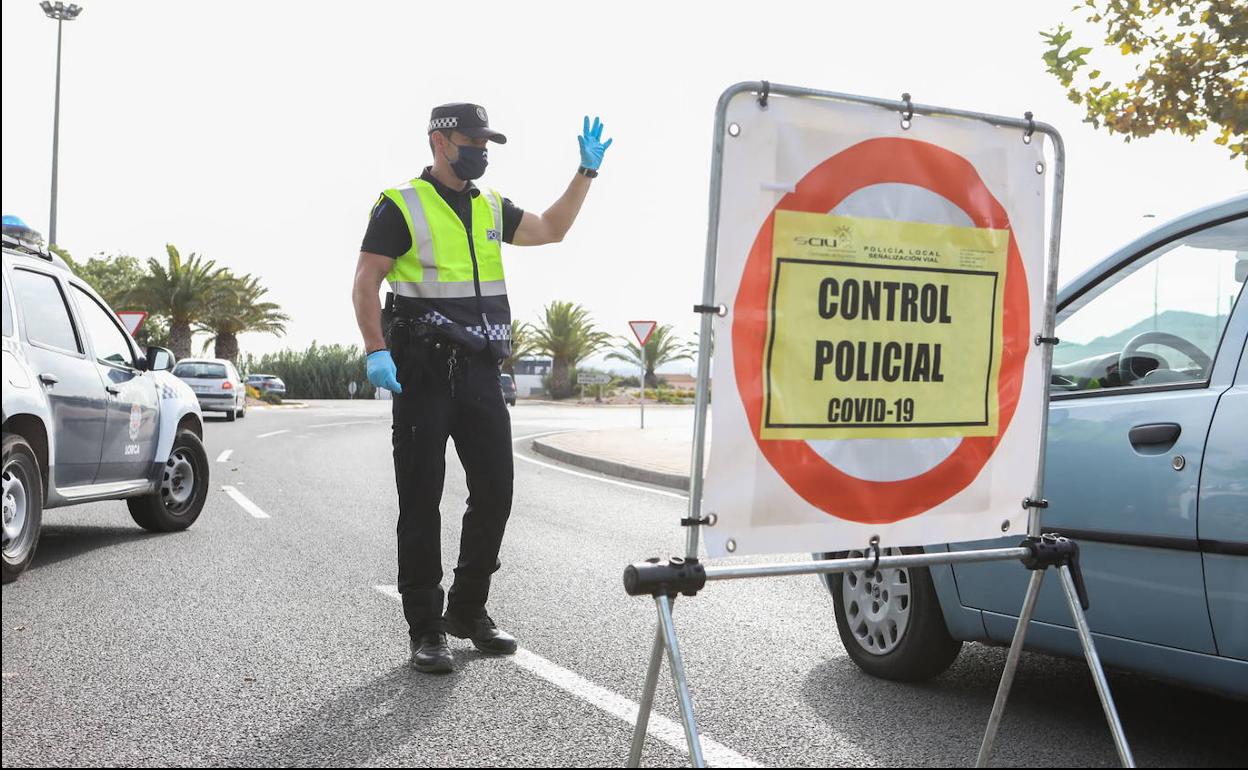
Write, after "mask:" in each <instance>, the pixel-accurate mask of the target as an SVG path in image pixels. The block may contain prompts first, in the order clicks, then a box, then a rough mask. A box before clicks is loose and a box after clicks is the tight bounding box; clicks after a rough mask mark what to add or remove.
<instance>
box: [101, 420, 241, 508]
mask: <svg viewBox="0 0 1248 770" xmlns="http://www.w3.org/2000/svg"><path fill="white" fill-rule="evenodd" d="M231 414H233V413H232V412H231ZM207 499H208V453H207V452H205V451H204V445H203V443H202V442H201V441H200V440H199V437H198V436H196V435H195V434H194V433H191V432H190V431H189V430H184V431H181V432H179V433H178V436H177V438H176V439H175V440H174V442H173V449H172V450H170V452H169V459H168V460H166V461H165V465H164V467H163V468H161V478H160V487H159V488H158V489H157V490H156V491H155V492H153V493H152V494H150V495H145V496H143V497H132V498H130V499H129V500H127V501H126V504H127V505H128V506H129V507H130V517H131V518H133V519H134V521H135V523H136V524H138V525H139V526H140V527H142V528H143V529H146V530H149V531H151V532H177V531H179V530H183V529H186V528H187V527H189V526H191V525H192V524H194V523H195V519H197V518H199V512H200V511H201V510H203V508H204V501H205V500H207Z"/></svg>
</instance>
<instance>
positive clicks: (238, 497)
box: [221, 485, 271, 519]
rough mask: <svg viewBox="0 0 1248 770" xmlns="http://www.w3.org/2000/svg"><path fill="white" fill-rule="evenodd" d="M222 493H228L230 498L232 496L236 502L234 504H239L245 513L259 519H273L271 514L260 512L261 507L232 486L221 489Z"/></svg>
mask: <svg viewBox="0 0 1248 770" xmlns="http://www.w3.org/2000/svg"><path fill="white" fill-rule="evenodd" d="M221 491H222V492H224V493H226V494H227V495H229V496H230V497H231V498H232V499H233V500H234V502H236V503H238V504H239V506H240V507H241V508H242V509H243V510H244V511H247V513H250V514H251V515H252V516H254V517H256V518H257V519H268V518H271V517H270V516H269V514H267V513H265V512H264V511H262V510H260V506H258V505H256V504H255V503H253V502H252V501H250V500H248V499H247V496H246V495H244V494H243V493H242V492H239V491H238V490H237V489H235V488H234V487H231V486H228V485H227V486H223V487H221Z"/></svg>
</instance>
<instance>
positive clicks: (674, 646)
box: [654, 595, 706, 767]
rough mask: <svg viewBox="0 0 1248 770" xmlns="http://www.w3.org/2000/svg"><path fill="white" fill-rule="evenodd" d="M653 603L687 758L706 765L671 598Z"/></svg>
mask: <svg viewBox="0 0 1248 770" xmlns="http://www.w3.org/2000/svg"><path fill="white" fill-rule="evenodd" d="M654 603H655V605H656V606H657V607H658V608H659V632H660V633H662V634H663V644H664V646H665V647H667V664H668V667H670V668H671V670H672V684H673V685H674V686H675V688H676V700H677V701H678V702H679V704H680V721H681V724H683V725H684V728H685V741H686V742H687V743H688V744H689V759H690V760H691V761H692V763H693V766H694V767H706V760H705V759H703V758H702V741H701V739H700V738H699V736H698V725H697V722H695V721H694V718H693V698H692V697H691V696H690V695H689V684H688V682H687V681H686V678H685V663H684V661H683V660H681V658H680V644H679V643H678V642H677V641H676V627H675V626H674V625H673V624H672V600H671V599H669V598H668V597H667V596H662V595H660V596H656V597H654Z"/></svg>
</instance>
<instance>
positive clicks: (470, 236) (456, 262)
mask: <svg viewBox="0 0 1248 770" xmlns="http://www.w3.org/2000/svg"><path fill="white" fill-rule="evenodd" d="M382 194H383V195H384V196H385V197H387V198H389V199H390V200H391V201H392V202H393V203H394V205H395V206H397V207H398V209H399V211H400V212H402V214H403V219H404V221H406V222H407V227H408V229H409V230H410V231H411V235H412V245H411V247H410V248H409V249H408V250H407V251H406V252H405V253H403V254H401V255H399V257H398V259H396V260H395V261H394V267H392V268H391V269H390V273H389V274H388V275H387V276H386V280H387V281H389V282H390V290H391V292H392V297H390V303H391V307H392V308H393V310H394V311H395V312H398V313H400V314H403V315H406V316H409V317H412V318H414V319H415V320H416V321H418V322H420V323H426V324H429V325H431V326H434V327H437V328H438V330H439V331H440V332H441V333H442V334H444V335H445V336H446V337H448V338H449V339H451V340H453V341H455V342H458V343H460V344H462V345H465V346H467V347H468V348H470V349H471V350H474V351H476V350H482V349H484V348H485V347H486V346H487V345H488V346H489V348H490V350H491V352H493V353H494V354H495V356H496V357H498V358H505V357H507V356H508V355H510V354H511V307H510V305H509V303H508V300H507V284H506V281H505V280H504V278H503V253H502V242H503V199H502V196H500V195H499V194H498V193H497V192H495V191H493V190H488V191H481V192H479V193H478V194H476V195H474V196H473V197H472V213H471V216H470V220H471V229H472V232H471V233H469V232H468V228H466V227H465V226H464V223H463V222H462V221H461V220H460V218H459V215H458V214H456V213H455V211H454V209H452V208H451V207H450V205H448V204H447V202H446V201H445V200H443V199H442V196H441V195H439V194H438V191H437V190H436V189H434V186H433V185H432V184H430V183H429V182H427V181H425V180H423V179H419V178H417V179H413V180H412V181H410V182H408V183H407V184H405V185H402V186H401V187H395V188H391V189H389V190H386V191H384V192H383V193H382Z"/></svg>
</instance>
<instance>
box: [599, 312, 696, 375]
mask: <svg viewBox="0 0 1248 770" xmlns="http://www.w3.org/2000/svg"><path fill="white" fill-rule="evenodd" d="M617 339H618V340H619V342H620V343H622V344H623V349H622V350H617V351H615V352H613V353H610V354H609V355H608V356H607V358H608V359H609V360H613V361H623V362H625V363H629V364H632V365H633V366H636V367H637V368H639V369H640V368H641V348H640V347H638V345H637V343H636V342H633V341H631V340H629V339H628V338H627V337H617ZM695 350H696V348H694V347H693V346H691V345H689V344H688V343H686V342H682V341H681V340H680V338H679V337H677V336H676V335H674V334H672V325H671V324H664V325H663V326H660V327H659V328H657V329H655V330H654V333H652V334H651V335H650V339H648V340H646V387H647V388H656V387H658V385H659V378H658V377H656V376H655V374H654V370H655V369H657V368H659V367H660V366H662V365H663V364H669V363H671V362H672V361H681V360H688V361H691V360H693V353H694V351H695Z"/></svg>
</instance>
